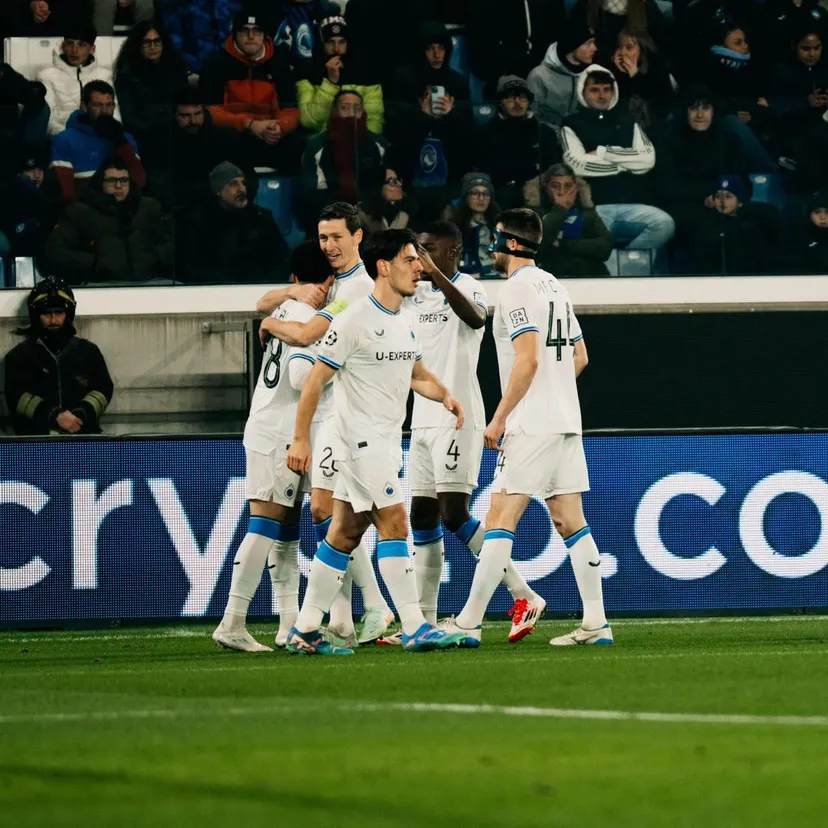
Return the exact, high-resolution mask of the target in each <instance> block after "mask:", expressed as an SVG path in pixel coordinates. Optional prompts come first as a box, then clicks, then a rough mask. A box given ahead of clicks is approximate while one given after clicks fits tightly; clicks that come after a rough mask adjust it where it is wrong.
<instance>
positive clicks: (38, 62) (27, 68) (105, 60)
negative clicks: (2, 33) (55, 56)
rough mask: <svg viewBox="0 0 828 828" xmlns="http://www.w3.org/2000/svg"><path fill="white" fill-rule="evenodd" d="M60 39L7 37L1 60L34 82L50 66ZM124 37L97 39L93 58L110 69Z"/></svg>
mask: <svg viewBox="0 0 828 828" xmlns="http://www.w3.org/2000/svg"><path fill="white" fill-rule="evenodd" d="M61 40H62V38H60V37H44V38H38V37H7V38H6V39H5V41H4V42H3V60H4V61H5V62H6V63H8V64H10V65H11V66H12V68H14V69H16V70H17V71H18V72H20V74H21V75H23V76H24V77H26V78H28V79H29V80H36V79H37V74H38V72H40V70H41V69H45V68H46V67H48V66H51V65H52V52H53V51H54V50H55V49H56V48H57V47H58V46H59V45H60V42H61ZM125 40H126V38H125V37H99V38H98V39H97V40H96V41H95V58H96V60H97V61H98V63H99V64H100V65H101V66H102V67H104V68H106V69H111V68H112V64H113V63H114V62H115V58H116V57H117V56H118V52H120V51H121V46H122V45H123V43H124V41H125Z"/></svg>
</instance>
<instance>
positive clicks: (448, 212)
mask: <svg viewBox="0 0 828 828" xmlns="http://www.w3.org/2000/svg"><path fill="white" fill-rule="evenodd" d="M499 212H500V207H498V205H497V202H495V200H494V185H493V184H492V179H491V178H490V177H489V176H488V175H487V174H486V173H479V172H471V173H467V174H466V175H464V176H463V181H462V182H461V184H460V198H459V199H458V200H457V201H456V202H454V203H452V204H449V205H448V206H447V207H446V209H445V210H444V211H443V218H444V219H447V220H448V221H453V222H454V223H455V224H456V225H457V226H458V227H459V228H460V231H461V232H462V233H463V254H462V260H461V269H462V271H463V272H464V273H468V274H469V275H471V276H474V277H475V278H476V279H480V278H484V277H486V278H487V277H489V276H494V275H495V269H494V255H493V254H492V253H490V252H489V245H490V244H491V241H492V233H493V232H494V229H495V224H496V223H497V222H496V219H497V214H498V213H499Z"/></svg>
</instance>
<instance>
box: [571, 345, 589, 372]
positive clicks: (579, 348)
mask: <svg viewBox="0 0 828 828" xmlns="http://www.w3.org/2000/svg"><path fill="white" fill-rule="evenodd" d="M573 358H574V360H575V376H576V377H579V376H581V372H582V371H583V370H584V368H586V367H587V365H589V357H588V356H587V349H586V343H585V342H584V338H583V337H581V338H580V339H578V340H576V341H575V354H574V357H573Z"/></svg>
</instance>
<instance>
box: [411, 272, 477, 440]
mask: <svg viewBox="0 0 828 828" xmlns="http://www.w3.org/2000/svg"><path fill="white" fill-rule="evenodd" d="M451 281H452V282H453V283H454V285H455V287H456V288H457V289H458V290H459V291H461V293H463V295H464V296H466V297H467V298H468V299H469V301H471V302H474V303H475V304H477V305H480V307H482V308H483V310H484V311H485V310H488V306H487V304H486V293H485V291H484V290H483V286H482V285H481V284H480V282H478V281H477V279H475V278H473V277H472V276H468V275H466V274H465V273H456V274H455V275H454V277H453V278H452V280H451ZM405 306H406V307H407V308H409V309H410V310H411V311H412V313H413V314H414V320H415V324H416V330H417V336H418V337H419V339H420V344H421V346H422V349H423V357H424V359H425V362H426V365H427V366H428V369H429V371H431V372H432V373H433V374H434V375H435V376H436V377H437V378H438V379H439V380H440V382H442V383H443V385H445V386H446V387H447V388H448V389H449V391H451V394H452V396H453V397H454V398H455V399H456V400H459V401H460V404H461V405H462V406H463V411H464V412H465V414H466V425H465V426H464V428H471V429H483V428H485V427H486V412H485V409H484V408H483V395H482V394H481V393H480V383H479V382H478V381H477V360H478V357H479V356H480V343H481V342H482V341H483V331H484V329H483V328H478V329H477V330H475V329H473V328H470V327H469V326H468V325H467V324H466V323H465V322H463V320H462V319H460V317H459V316H458V315H457V314H456V313H455V312H454V311H453V310H452V309H451V308H450V307H449V303H448V299H446V298H445V296H444V295H443V291H441V290H437V289H435V288H434V286H433V285H432V283H431V282H427V281H425V280H423V281H421V282H420V283H419V284H418V285H417V292H416V293H415V294H414V296H413V297H411V298H409V299H406V300H405ZM455 423H456V419H455V416H454V415H453V414H452V413H451V412H450V411H447V410H446V408H445V406H443V405H442V404H441V403H438V402H435V401H434V400H427V399H426V398H425V397H421V396H420V395H419V394H415V395H414V413H413V415H412V418H411V428H412V429H414V428H429V427H433V426H440V427H442V426H451V427H452V428H453V427H454V425H455Z"/></svg>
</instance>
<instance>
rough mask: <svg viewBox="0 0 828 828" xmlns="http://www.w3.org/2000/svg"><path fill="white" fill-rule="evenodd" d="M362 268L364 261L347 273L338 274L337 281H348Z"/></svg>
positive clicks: (360, 261)
mask: <svg viewBox="0 0 828 828" xmlns="http://www.w3.org/2000/svg"><path fill="white" fill-rule="evenodd" d="M361 267H362V259H360V260H359V261H358V262H357V263H356V264H355V265H354V266H353V267H352V268H351V269H350V270H349V271H348V272H347V273H338V274H337V275H336V279H335V281H337V282H338V281H339V280H340V279H347V278H348V277H349V276H353V275H354V273H356V272H357V271H358V270H359V269H360V268H361Z"/></svg>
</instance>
